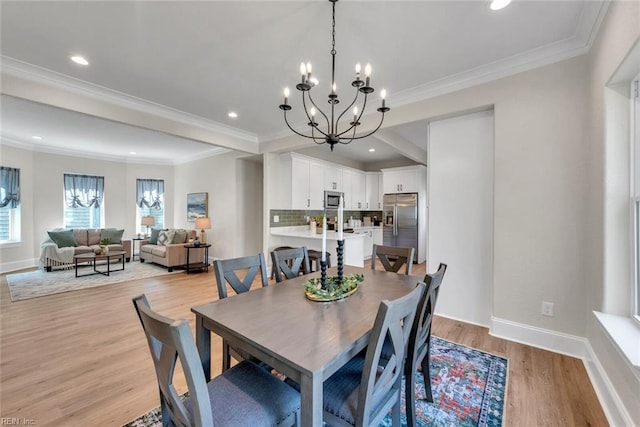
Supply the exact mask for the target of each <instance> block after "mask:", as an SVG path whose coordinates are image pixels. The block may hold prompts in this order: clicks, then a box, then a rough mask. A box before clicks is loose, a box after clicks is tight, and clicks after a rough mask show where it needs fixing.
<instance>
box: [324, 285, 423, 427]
mask: <svg viewBox="0 0 640 427" xmlns="http://www.w3.org/2000/svg"><path fill="white" fill-rule="evenodd" d="M424 289H425V284H424V283H422V282H420V283H418V285H417V286H416V288H415V289H414V290H412V291H411V292H410V293H408V294H407V295H405V296H403V297H401V298H398V299H396V300H393V301H382V302H381V303H380V306H379V308H378V314H377V316H376V320H375V322H374V325H373V329H372V331H371V335H370V337H369V342H368V345H367V350H366V352H365V353H364V357H362V356H361V355H357V356H355V357H354V358H352V359H351V360H350V361H349V362H347V364H346V365H345V366H343V367H342V368H340V369H339V370H338V371H337V372H335V373H334V374H333V375H331V376H330V377H329V378H328V379H327V380H326V381H325V382H324V386H323V398H324V420H325V422H326V423H327V424H330V425H332V426H334V427H335V426H357V427H360V426H377V425H379V423H380V421H382V419H383V418H384V417H385V416H386V415H387V413H388V412H389V409H391V408H393V410H392V416H391V418H392V425H393V426H400V405H401V399H400V390H401V385H402V374H403V372H404V360H405V356H406V354H405V352H406V348H407V343H408V340H409V333H410V331H411V325H412V324H413V319H414V317H415V314H416V308H417V306H418V301H419V300H420V298H421V296H422V294H423V293H424ZM385 341H388V342H389V343H390V344H391V350H392V354H391V355H390V357H389V358H388V359H387V358H381V353H382V347H383V344H384V342H385ZM361 354H362V353H361Z"/></svg>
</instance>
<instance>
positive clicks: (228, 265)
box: [213, 253, 269, 372]
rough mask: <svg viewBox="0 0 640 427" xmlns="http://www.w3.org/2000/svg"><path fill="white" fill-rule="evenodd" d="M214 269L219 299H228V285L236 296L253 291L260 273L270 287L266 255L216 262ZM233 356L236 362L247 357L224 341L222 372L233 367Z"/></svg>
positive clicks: (263, 282) (265, 284)
mask: <svg viewBox="0 0 640 427" xmlns="http://www.w3.org/2000/svg"><path fill="white" fill-rule="evenodd" d="M213 269H214V271H215V275H216V283H217V284H218V297H219V298H220V299H223V298H227V283H228V284H229V285H230V286H231V288H232V289H233V290H234V291H235V293H236V294H241V293H244V292H248V291H249V290H251V285H252V284H253V281H254V280H255V278H256V277H257V276H258V273H260V279H261V282H262V287H265V286H268V285H269V281H268V278H267V262H266V261H265V259H264V254H262V253H260V254H258V255H252V256H247V257H240V258H233V259H224V260H215V261H214V262H213ZM238 271H245V272H246V273H245V274H244V277H243V278H242V279H240V278H239V277H238V274H237V272H238ZM231 356H233V357H234V358H235V359H236V360H242V359H246V356H245V355H243V354H242V352H240V351H238V350H236V349H233V348H231V347H230V346H229V343H228V342H227V341H226V340H225V339H223V340H222V372H224V371H226V370H227V369H229V367H230V366H231Z"/></svg>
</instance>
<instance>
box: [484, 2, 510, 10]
mask: <svg viewBox="0 0 640 427" xmlns="http://www.w3.org/2000/svg"><path fill="white" fill-rule="evenodd" d="M509 3H511V0H493V1H492V2H491V4H490V5H489V7H490V8H491V10H500V9H503V8H505V7H507V6H508V5H509Z"/></svg>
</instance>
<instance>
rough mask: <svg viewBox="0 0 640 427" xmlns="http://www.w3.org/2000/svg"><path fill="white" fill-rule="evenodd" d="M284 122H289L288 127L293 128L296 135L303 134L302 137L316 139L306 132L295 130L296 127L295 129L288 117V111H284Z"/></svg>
mask: <svg viewBox="0 0 640 427" xmlns="http://www.w3.org/2000/svg"><path fill="white" fill-rule="evenodd" d="M284 122H285V123H286V124H287V127H289V129H291V131H292V132H293V133H295V134H296V135H298V136H302V137H304V138H310V139H314V140H315V138H314V137H313V136H310V135H305V134H303V133H300V132H298V131H297V130H295V129H294V128H293V127H292V126H291V125H290V124H289V120H288V119H287V112H286V111H285V112H284Z"/></svg>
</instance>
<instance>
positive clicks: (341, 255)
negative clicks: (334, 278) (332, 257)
mask: <svg viewBox="0 0 640 427" xmlns="http://www.w3.org/2000/svg"><path fill="white" fill-rule="evenodd" d="M336 251H337V255H338V283H342V282H343V277H344V240H338V247H337V249H336Z"/></svg>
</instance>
